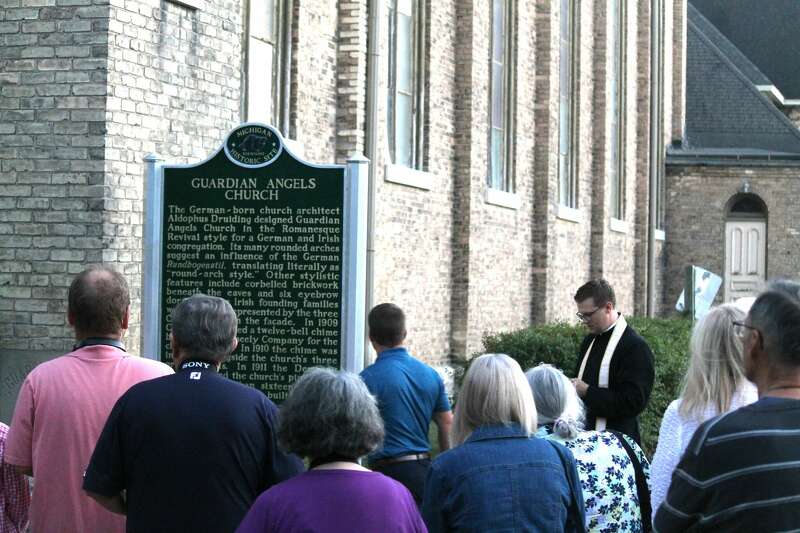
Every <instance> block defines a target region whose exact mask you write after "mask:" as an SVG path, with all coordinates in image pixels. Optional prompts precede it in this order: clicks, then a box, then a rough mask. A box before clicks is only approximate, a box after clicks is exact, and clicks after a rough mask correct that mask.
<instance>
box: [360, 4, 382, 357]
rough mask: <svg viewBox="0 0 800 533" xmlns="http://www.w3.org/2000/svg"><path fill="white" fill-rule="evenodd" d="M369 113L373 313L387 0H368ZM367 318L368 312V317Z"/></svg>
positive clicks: (367, 348)
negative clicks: (382, 38) (384, 7)
mask: <svg viewBox="0 0 800 533" xmlns="http://www.w3.org/2000/svg"><path fill="white" fill-rule="evenodd" d="M367 5H368V9H369V12H368V14H367V17H368V21H367V28H368V34H367V80H366V82H367V103H366V107H367V109H366V112H367V116H366V119H365V123H364V155H365V156H366V158H367V159H369V172H368V174H367V181H368V185H367V187H368V193H367V269H366V270H367V273H366V276H367V280H366V302H365V306H364V309H365V311H366V312H367V313H369V311H370V309H372V307H373V306H374V305H375V290H374V288H375V211H376V202H377V196H376V188H377V180H378V165H377V162H378V81H379V76H378V72H379V71H380V64H381V55H380V48H381V47H380V35H381V31H380V30H381V28H380V22H381V7H382V5H383V0H372V1H370V2H367ZM364 320H365V321H366V316H365V317H364ZM371 357H372V356H371V353H370V343H369V342H365V343H364V367H366V366H368V365H369V364H371V363H372V361H371V360H370V359H371Z"/></svg>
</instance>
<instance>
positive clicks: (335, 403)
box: [278, 368, 383, 459]
mask: <svg viewBox="0 0 800 533" xmlns="http://www.w3.org/2000/svg"><path fill="white" fill-rule="evenodd" d="M278 441H279V443H280V445H281V447H282V448H283V449H284V450H286V451H287V452H291V453H296V454H297V455H299V456H301V457H309V458H311V459H320V458H323V457H327V456H329V455H334V454H335V455H340V456H342V457H347V458H352V459H355V458H358V457H361V456H363V455H366V454H368V453H370V452H372V451H373V450H375V449H376V448H377V447H378V446H380V444H381V443H382V442H383V420H382V419H381V414H380V411H379V410H378V402H377V401H376V400H375V397H374V396H372V394H370V392H369V389H367V386H366V385H365V384H364V382H363V381H361V378H360V377H359V376H358V375H357V374H353V373H351V372H346V371H337V370H333V369H331V368H311V369H309V370H308V371H306V373H305V374H303V375H302V376H301V377H300V379H298V380H297V381H296V382H295V384H294V385H293V386H292V389H291V391H290V392H289V396H288V398H286V401H284V402H283V405H281V409H280V416H279V422H278Z"/></svg>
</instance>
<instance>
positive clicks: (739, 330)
mask: <svg viewBox="0 0 800 533" xmlns="http://www.w3.org/2000/svg"><path fill="white" fill-rule="evenodd" d="M732 322H733V333H734V335H736V336H738V337H739V338H740V339H744V338H745V337H746V336H747V332H748V330H751V329H752V330H754V331H758V328H756V327H754V326H751V325H750V324H745V323H744V322H739V321H738V320H732Z"/></svg>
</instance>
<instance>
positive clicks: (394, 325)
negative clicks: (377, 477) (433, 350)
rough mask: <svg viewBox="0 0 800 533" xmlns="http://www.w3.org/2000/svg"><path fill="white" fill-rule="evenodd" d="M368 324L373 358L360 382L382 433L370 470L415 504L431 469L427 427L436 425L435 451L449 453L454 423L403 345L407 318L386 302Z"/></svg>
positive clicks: (429, 372) (432, 376)
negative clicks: (370, 399)
mask: <svg viewBox="0 0 800 533" xmlns="http://www.w3.org/2000/svg"><path fill="white" fill-rule="evenodd" d="M367 322H368V325H369V340H370V342H371V343H372V347H373V348H375V351H376V352H377V353H378V359H377V361H375V364H373V365H371V366H369V367H367V368H366V369H364V371H363V372H361V377H362V378H363V379H364V382H365V383H366V384H367V387H368V388H369V390H370V392H371V393H372V394H374V395H375V397H376V398H377V399H378V407H379V408H380V411H381V416H382V417H383V422H384V425H385V429H386V437H385V439H384V442H383V447H382V448H381V449H379V450H378V451H376V452H375V453H374V454H372V455H371V456H370V457H369V460H370V468H372V469H373V470H375V471H377V472H381V473H383V474H385V475H387V476H389V477H391V478H393V479H395V480H397V481H399V482H400V483H402V484H403V485H405V486H406V487H407V488H408V490H409V491H411V494H412V495H413V496H414V499H415V500H416V502H417V505H420V504H421V503H422V496H423V489H424V487H425V476H426V475H427V473H428V469H429V468H430V465H431V459H430V451H431V448H430V444H429V442H428V427H429V426H430V423H431V420H433V421H434V422H435V423H436V426H437V428H438V432H439V447H440V448H441V450H442V451H444V450H446V449H448V448H449V447H450V426H451V425H452V422H453V415H452V413H451V412H450V402H449V401H448V399H447V393H446V391H445V388H444V383H443V382H442V378H441V377H440V376H439V374H437V373H436V371H435V370H434V369H432V368H431V367H429V366H428V365H426V364H425V363H422V362H421V361H418V360H417V359H414V358H413V357H412V356H411V354H409V353H408V350H407V349H406V348H405V347H404V346H403V341H404V340H405V338H406V317H405V314H404V313H403V310H402V309H400V308H399V307H398V306H396V305H394V304H390V303H384V304H380V305H377V306H375V307H374V308H373V309H372V310H371V311H370V312H369V317H368V318H367Z"/></svg>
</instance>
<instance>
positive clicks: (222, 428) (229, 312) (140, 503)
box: [83, 294, 303, 533]
mask: <svg viewBox="0 0 800 533" xmlns="http://www.w3.org/2000/svg"><path fill="white" fill-rule="evenodd" d="M236 326H237V320H236V313H235V312H234V311H233V308H232V307H231V305H230V304H229V303H228V302H227V301H226V300H224V299H222V298H216V297H213V296H206V295H203V294H197V295H194V296H192V297H190V298H186V299H185V300H183V301H182V302H181V303H179V304H178V305H177V307H175V310H174V311H173V312H172V334H171V343H172V356H173V359H174V365H175V370H176V373H175V374H174V375H171V376H166V377H165V378H163V379H162V378H160V379H153V380H150V381H145V382H142V383H139V384H138V385H135V386H133V387H131V388H130V389H129V390H128V392H126V393H125V394H124V395H123V396H122V397H121V398H120V399H119V401H117V404H116V405H115V406H114V409H113V410H112V411H111V414H110V415H109V418H108V421H107V422H106V425H105V428H104V429H103V432H102V433H101V435H100V439H99V440H98V442H97V446H96V447H95V450H94V453H93V454H92V458H91V460H90V462H89V466H88V468H87V470H86V473H85V476H84V481H83V489H84V490H85V491H86V492H88V493H89V496H91V497H92V498H94V499H95V500H97V501H98V502H99V503H100V504H101V505H103V506H104V507H106V508H107V509H109V510H111V511H113V512H116V513H120V514H127V516H128V521H127V531H128V533H134V532H143V533H144V532H152V531H170V532H181V531H186V532H195V531H202V532H204V533H217V532H219V533H230V532H231V531H233V530H235V529H236V527H237V526H238V525H239V522H240V521H241V520H242V518H243V517H244V515H245V514H246V513H247V511H248V510H249V508H250V506H251V505H252V503H253V502H254V501H255V499H256V497H257V496H258V495H259V494H260V493H261V492H263V491H264V490H266V489H267V488H269V487H270V486H272V485H274V484H276V483H279V482H281V481H283V480H285V479H288V478H290V477H292V476H294V475H295V474H298V473H300V472H301V471H302V470H303V463H302V462H301V461H300V459H298V458H297V457H296V456H294V455H287V454H285V453H283V452H282V451H280V450H279V449H278V445H277V439H276V435H275V430H276V416H277V411H278V410H277V408H276V407H275V404H273V403H272V402H271V401H270V400H269V399H268V398H267V397H266V396H264V394H262V393H261V392H260V391H257V390H256V389H253V388H251V387H247V386H245V385H242V384H241V383H237V382H235V381H231V380H229V379H227V378H225V377H223V376H221V375H220V374H218V370H219V367H220V364H222V362H223V361H224V360H225V359H227V358H228V356H229V355H230V354H231V352H232V351H233V350H234V349H235V348H236V345H237V342H238V341H237V340H236ZM123 492H124V496H123Z"/></svg>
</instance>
